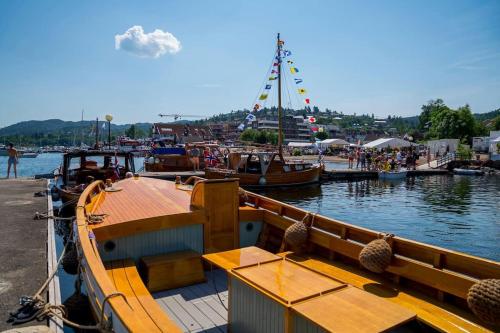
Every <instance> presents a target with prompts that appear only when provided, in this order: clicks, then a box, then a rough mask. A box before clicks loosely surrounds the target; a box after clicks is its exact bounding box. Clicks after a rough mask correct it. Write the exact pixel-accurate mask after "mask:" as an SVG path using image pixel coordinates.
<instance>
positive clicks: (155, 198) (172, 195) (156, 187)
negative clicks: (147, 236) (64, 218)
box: [92, 177, 191, 228]
mask: <svg viewBox="0 0 500 333" xmlns="http://www.w3.org/2000/svg"><path fill="white" fill-rule="evenodd" d="M114 186H115V187H116V188H121V189H122V190H121V191H118V192H103V193H102V194H101V197H100V198H99V200H98V202H97V204H96V205H95V208H94V209H93V212H92V213H93V214H107V215H108V216H107V217H106V219H105V220H104V223H102V224H98V225H95V226H94V228H100V227H105V226H108V225H112V224H118V223H122V222H126V221H131V220H139V219H145V218H150V217H155V216H163V215H173V214H181V213H188V212H190V211H191V209H190V207H189V205H190V203H191V192H189V191H182V190H178V189H176V188H175V184H174V183H173V182H166V181H161V180H157V179H151V178H145V177H139V178H138V179H134V178H128V179H124V180H122V181H120V182H118V183H117V184H115V185H114Z"/></svg>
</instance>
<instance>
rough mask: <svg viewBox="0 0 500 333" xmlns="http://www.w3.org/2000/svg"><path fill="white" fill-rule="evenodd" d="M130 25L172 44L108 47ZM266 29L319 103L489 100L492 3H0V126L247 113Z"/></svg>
mask: <svg viewBox="0 0 500 333" xmlns="http://www.w3.org/2000/svg"><path fill="white" fill-rule="evenodd" d="M136 25H139V26H142V28H143V29H144V32H145V33H150V32H152V31H154V30H155V29H160V30H162V31H163V32H169V33H171V34H173V36H175V38H176V39H177V40H178V41H179V42H180V45H181V48H180V51H178V52H176V53H173V54H171V53H169V52H167V53H166V54H163V55H161V56H159V57H158V58H147V57H139V56H136V55H134V54H132V53H130V52H126V51H124V50H123V49H120V50H116V49H115V35H118V34H124V33H125V32H126V31H127V30H128V29H129V28H131V27H132V26H136ZM276 32H281V34H282V37H283V39H284V40H285V43H286V44H285V45H286V48H287V49H289V50H291V51H292V52H293V59H294V61H295V64H296V66H297V67H298V68H300V74H301V75H300V78H302V79H303V80H304V83H303V87H304V88H307V90H308V95H309V98H310V99H311V104H314V105H318V106H319V107H320V108H321V109H323V108H330V109H334V110H338V111H343V112H344V113H349V114H352V113H354V112H356V113H358V114H360V113H374V114H375V115H376V116H387V115H389V114H390V115H394V114H396V115H401V116H409V115H416V114H418V113H419V112H420V106H421V105H422V104H424V103H425V102H426V101H428V100H429V99H432V98H438V97H440V98H443V99H444V100H445V103H447V104H448V105H450V106H452V107H457V106H460V105H463V104H465V103H469V104H470V105H471V107H472V110H473V111H474V112H486V111H490V110H492V109H495V108H498V107H500V2H499V1H364V2H361V1H359V2H358V1H314V0H311V1H165V0H164V1H79V2H76V1H65V2H63V1H1V2H0V127H2V126H6V125H9V124H12V123H15V122H18V121H22V120H29V119H47V118H61V119H65V120H78V119H79V118H80V116H81V109H82V108H83V109H85V118H87V119H92V118H95V117H96V116H99V117H101V118H102V117H103V116H104V115H105V114H106V113H111V114H113V115H114V118H115V121H116V122H117V123H129V122H141V121H157V120H158V117H157V114H158V113H160V112H162V113H180V114H183V113H184V114H199V115H205V116H208V115H212V114H217V113H221V112H228V111H230V110H232V109H240V108H251V107H252V105H253V103H254V99H255V96H256V94H257V93H258V90H259V87H260V85H261V83H262V80H263V78H264V76H265V73H266V70H267V68H268V66H269V61H270V59H271V58H272V53H273V51H274V47H275V34H276Z"/></svg>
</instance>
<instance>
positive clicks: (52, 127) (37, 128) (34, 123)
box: [0, 119, 151, 137]
mask: <svg viewBox="0 0 500 333" xmlns="http://www.w3.org/2000/svg"><path fill="white" fill-rule="evenodd" d="M104 123H106V122H105V121H99V129H102V126H103V124H104ZM130 125H131V124H125V125H117V124H113V123H111V132H112V133H113V134H119V133H120V132H121V133H125V130H127V129H128V128H129V127H130ZM95 126H96V122H95V121H89V120H84V121H64V120H60V119H47V120H28V121H22V122H20V123H17V124H13V125H10V126H6V127H3V128H0V137H1V136H13V135H24V136H30V135H37V134H42V135H48V134H74V133H76V134H77V135H81V134H82V132H83V134H84V135H86V134H89V133H91V132H92V131H93V129H94V128H95ZM106 126H107V125H106ZM135 126H136V127H139V128H141V129H142V130H143V131H145V132H148V131H149V129H150V128H151V124H150V123H137V124H135ZM106 130H107V127H106Z"/></svg>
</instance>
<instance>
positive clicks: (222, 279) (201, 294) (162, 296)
mask: <svg viewBox="0 0 500 333" xmlns="http://www.w3.org/2000/svg"><path fill="white" fill-rule="evenodd" d="M212 274H213V276H214V277H215V283H216V285H217V290H218V291H219V295H220V297H221V299H222V301H223V302H224V305H225V306H226V307H227V306H228V291H227V276H226V272H225V271H223V270H215V271H213V273H211V272H206V277H207V282H205V283H200V284H195V285H192V286H188V287H183V288H177V289H172V290H168V291H162V292H158V293H154V294H153V297H154V298H155V299H156V301H157V302H158V303H159V304H160V306H161V307H162V308H163V309H164V310H165V311H166V312H167V314H168V316H169V317H170V318H171V319H172V320H173V321H174V322H175V323H176V324H177V325H178V326H179V327H181V329H182V330H183V331H184V332H213V333H215V332H217V333H225V332H226V331H227V330H226V325H227V310H226V309H225V308H224V306H222V304H221V302H220V300H219V298H218V297H217V292H216V290H215V288H214V280H213V277H212Z"/></svg>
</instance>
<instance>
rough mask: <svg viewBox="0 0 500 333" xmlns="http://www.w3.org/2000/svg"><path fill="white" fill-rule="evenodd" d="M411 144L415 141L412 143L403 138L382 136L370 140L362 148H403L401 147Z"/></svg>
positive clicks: (413, 144)
mask: <svg viewBox="0 0 500 333" xmlns="http://www.w3.org/2000/svg"><path fill="white" fill-rule="evenodd" d="M411 146H416V144H415V143H412V142H410V141H406V140H403V139H399V138H382V139H377V140H375V141H372V142H368V143H366V144H364V145H363V148H375V149H382V148H388V147H391V148H403V147H411Z"/></svg>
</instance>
